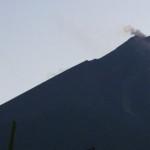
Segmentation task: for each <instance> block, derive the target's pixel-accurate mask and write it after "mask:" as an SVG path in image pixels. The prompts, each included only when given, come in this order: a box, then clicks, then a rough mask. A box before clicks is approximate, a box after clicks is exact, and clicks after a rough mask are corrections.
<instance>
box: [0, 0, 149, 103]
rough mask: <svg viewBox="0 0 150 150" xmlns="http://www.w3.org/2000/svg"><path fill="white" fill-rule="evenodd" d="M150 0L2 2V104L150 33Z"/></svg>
mask: <svg viewBox="0 0 150 150" xmlns="http://www.w3.org/2000/svg"><path fill="white" fill-rule="evenodd" d="M149 6H150V1H149V0H125V1H123V0H55V1H54V0H0V68H1V72H0V91H1V92H0V104H2V103H4V102H6V101H8V100H10V99H12V98H13V97H15V96H17V95H19V94H21V93H23V92H25V91H27V90H29V89H30V88H32V87H34V86H36V85H38V84H39V83H41V82H43V81H45V80H47V79H49V78H51V77H52V76H54V75H56V74H58V73H60V72H62V71H63V70H66V69H68V68H70V67H72V66H74V65H76V64H78V63H80V62H82V61H85V60H91V59H94V58H100V57H102V56H104V55H105V54H107V53H109V52H110V51H111V50H113V49H115V48H116V47H117V46H119V45H120V44H122V43H123V42H124V41H126V40H127V39H128V38H129V37H130V35H128V34H126V33H124V32H123V28H124V27H125V26H126V25H132V26H134V27H135V28H138V29H140V30H141V31H143V32H144V33H145V34H149V33H150V21H149Z"/></svg>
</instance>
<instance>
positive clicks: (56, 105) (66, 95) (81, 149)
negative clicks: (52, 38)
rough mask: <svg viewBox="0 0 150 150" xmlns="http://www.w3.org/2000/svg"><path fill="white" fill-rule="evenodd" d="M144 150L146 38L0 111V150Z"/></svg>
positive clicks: (149, 45)
mask: <svg viewBox="0 0 150 150" xmlns="http://www.w3.org/2000/svg"><path fill="white" fill-rule="evenodd" d="M13 120H15V121H16V124H17V128H16V137H15V145H14V146H15V148H14V149H15V150H46V149H49V150H50V149H51V150H52V149H55V150H77V149H78V150H86V149H88V148H89V147H91V146H93V145H94V146H95V147H96V149H98V150H142V149H144V150H149V149H150V37H137V36H135V37H132V38H131V39H129V40H128V41H127V42H125V43H124V44H122V45H121V46H119V47H118V48H117V49H115V50H114V51H112V52H111V53H109V54H108V55H106V56H104V57H103V58H101V59H96V60H92V61H85V62H83V63H81V64H79V65H77V66H75V67H73V68H71V69H69V70H67V71H65V72H63V73H61V74H60V75H57V76H56V77H54V78H52V79H50V80H48V81H46V82H44V83H42V84H41V85H39V86H37V87H35V88H33V89H31V90H29V91H27V92H26V93H24V94H22V95H20V96H18V97H16V98H14V99H13V100H11V101H9V102H7V103H5V104H3V105H2V106H0V149H2V150H5V149H7V146H8V141H9V136H10V128H11V122H12V121H13Z"/></svg>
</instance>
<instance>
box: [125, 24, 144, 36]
mask: <svg viewBox="0 0 150 150" xmlns="http://www.w3.org/2000/svg"><path fill="white" fill-rule="evenodd" d="M124 32H126V33H130V34H131V35H134V36H138V37H146V35H145V34H144V33H143V32H141V31H140V30H138V29H135V28H134V27H132V26H130V25H129V26H126V27H124Z"/></svg>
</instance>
